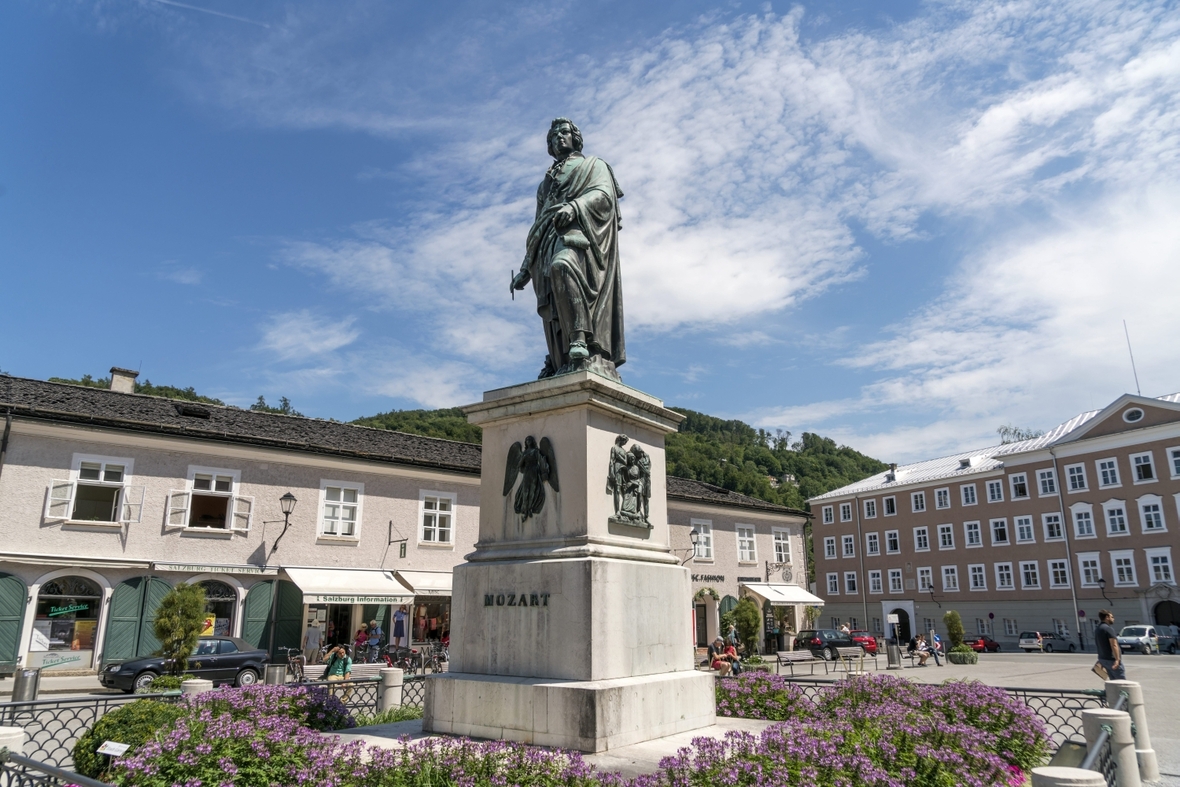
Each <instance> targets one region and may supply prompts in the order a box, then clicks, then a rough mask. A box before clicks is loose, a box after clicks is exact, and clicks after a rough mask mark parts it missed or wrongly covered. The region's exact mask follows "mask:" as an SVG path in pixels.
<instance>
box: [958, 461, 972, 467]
mask: <svg viewBox="0 0 1180 787" xmlns="http://www.w3.org/2000/svg"><path fill="white" fill-rule="evenodd" d="M970 466H971V460H970V459H960V460H959V469H960V470H966V469H967V468H968V467H970Z"/></svg>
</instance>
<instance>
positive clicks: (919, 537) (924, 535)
mask: <svg viewBox="0 0 1180 787" xmlns="http://www.w3.org/2000/svg"><path fill="white" fill-rule="evenodd" d="M922 541H925V542H926V546H922ZM914 551H915V552H929V551H930V528H928V527H926V526H925V525H923V526H922V527H915V528H914Z"/></svg>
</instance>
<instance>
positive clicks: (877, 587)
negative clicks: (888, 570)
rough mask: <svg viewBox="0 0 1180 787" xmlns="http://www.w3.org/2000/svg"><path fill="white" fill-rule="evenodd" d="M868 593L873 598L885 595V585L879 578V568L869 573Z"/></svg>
mask: <svg viewBox="0 0 1180 787" xmlns="http://www.w3.org/2000/svg"><path fill="white" fill-rule="evenodd" d="M869 593H870V594H872V595H874V596H880V595H882V594H884V593H885V583H884V580H883V579H882V578H881V569H879V568H877V569H873V570H871V571H869Z"/></svg>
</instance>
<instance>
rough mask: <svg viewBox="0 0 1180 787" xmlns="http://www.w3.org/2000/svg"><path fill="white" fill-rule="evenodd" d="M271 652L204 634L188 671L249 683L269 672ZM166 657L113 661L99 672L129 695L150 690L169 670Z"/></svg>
mask: <svg viewBox="0 0 1180 787" xmlns="http://www.w3.org/2000/svg"><path fill="white" fill-rule="evenodd" d="M269 660H270V654H268V653H267V652H266V651H265V650H261V649H259V648H256V647H254V646H253V645H251V644H250V643H249V642H246V640H244V639H239V638H237V637H201V638H200V640H198V642H197V647H196V648H195V649H194V650H193V655H192V656H190V657H189V660H188V670H187V672H188V674H190V675H194V676H196V677H198V678H204V679H206V680H211V681H213V685H215V686H216V685H218V684H221V683H232V684H234V685H235V686H249V685H251V684H253V683H257V682H258V679H259V678H261V677H262V676H263V675H265V674H266V663H267V661H269ZM166 671H167V670H166V668H165V666H164V659H163V658H161V657H160V656H148V657H147V658H142V659H132V660H131V661H124V662H123V663H121V664H111V665H110V666H108V667H106V668H105V669H104V670H103V671H102V673H101V674H100V675H99V679H100V680H101V681H102V685H103V686H106V687H107V688H108V689H122V690H123V691H125V692H127V693H128V694H130V693H132V692H134V691H135V690H136V689H146V688H147V687H148V685H149V684H150V683H151V682H152V680H153V679H155V678H156V676H158V675H163V674H164V673H165V672H166Z"/></svg>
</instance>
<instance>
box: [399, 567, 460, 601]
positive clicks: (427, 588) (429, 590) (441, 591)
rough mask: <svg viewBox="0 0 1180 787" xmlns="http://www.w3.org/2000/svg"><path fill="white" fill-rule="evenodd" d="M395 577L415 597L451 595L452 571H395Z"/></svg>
mask: <svg viewBox="0 0 1180 787" xmlns="http://www.w3.org/2000/svg"><path fill="white" fill-rule="evenodd" d="M394 575H395V576H396V577H397V578H398V581H400V582H401V583H402V584H403V585H405V586H406V587H407V588H409V589H410V590H412V591H413V592H414V595H415V596H449V595H451V572H450V571H395V572H394Z"/></svg>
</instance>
